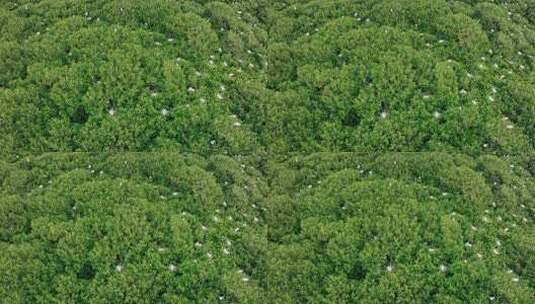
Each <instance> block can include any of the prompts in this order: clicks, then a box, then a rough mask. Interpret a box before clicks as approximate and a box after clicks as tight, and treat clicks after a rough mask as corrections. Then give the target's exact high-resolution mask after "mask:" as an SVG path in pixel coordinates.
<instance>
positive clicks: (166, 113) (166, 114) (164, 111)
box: [160, 109, 169, 116]
mask: <svg viewBox="0 0 535 304" xmlns="http://www.w3.org/2000/svg"><path fill="white" fill-rule="evenodd" d="M160 112H161V113H162V115H163V116H168V115H169V110H167V109H162V110H161V111H160Z"/></svg>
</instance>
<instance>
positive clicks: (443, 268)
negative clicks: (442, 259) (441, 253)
mask: <svg viewBox="0 0 535 304" xmlns="http://www.w3.org/2000/svg"><path fill="white" fill-rule="evenodd" d="M440 271H442V272H446V271H448V267H446V265H440Z"/></svg>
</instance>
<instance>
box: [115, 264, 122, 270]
mask: <svg viewBox="0 0 535 304" xmlns="http://www.w3.org/2000/svg"><path fill="white" fill-rule="evenodd" d="M115 271H117V272H121V271H123V265H121V264H118V265H117V266H115Z"/></svg>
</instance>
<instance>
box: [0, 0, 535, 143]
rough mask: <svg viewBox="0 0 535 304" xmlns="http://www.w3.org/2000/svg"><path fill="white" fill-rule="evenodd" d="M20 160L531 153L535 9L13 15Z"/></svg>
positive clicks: (238, 6) (5, 92)
mask: <svg viewBox="0 0 535 304" xmlns="http://www.w3.org/2000/svg"><path fill="white" fill-rule="evenodd" d="M2 3H3V4H2V5H1V6H0V26H1V27H2V31H1V34H0V37H1V38H2V41H1V44H0V70H1V71H2V73H1V75H0V107H1V108H2V112H1V114H0V115H1V116H0V124H1V128H2V130H3V132H2V133H1V134H0V144H1V145H2V146H3V147H4V150H11V151H19V150H25V151H33V152H43V151H102V150H123V151H124V150H128V151H133V150H135V151H146V150H162V149H164V150H169V149H174V150H176V149H179V150H181V151H188V152H214V151H228V152H231V153H236V152H240V153H243V152H244V151H262V150H266V151H272V152H279V153H280V152H288V151H294V152H318V151H377V150H380V151H437V150H441V151H459V150H460V151H499V152H509V153H510V152H526V151H530V150H531V149H532V148H533V146H534V144H535V140H534V138H535V122H534V119H533V117H534V116H535V106H534V104H533V96H534V95H535V71H534V63H533V62H534V61H533V58H534V57H533V56H535V47H534V45H535V24H534V22H535V16H534V13H533V11H535V3H534V2H533V1H531V0H518V1H445V0H431V1H430V0H410V1H409V0H401V1H400V0H397V1H376V0H367V1H350V0H328V1H325V0H316V1H292V0H287V1H264V0H260V1H257V0H255V1H253V0H243V1H200V0H198V1H175V0H155V1H142V0H115V1H108V0H106V1H103V0H98V1H79V0H77V1H74V0H46V1H30V0H19V1H2Z"/></svg>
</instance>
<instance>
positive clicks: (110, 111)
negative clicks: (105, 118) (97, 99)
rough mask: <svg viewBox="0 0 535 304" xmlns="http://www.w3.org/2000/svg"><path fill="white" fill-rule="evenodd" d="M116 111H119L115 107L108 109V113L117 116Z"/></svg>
mask: <svg viewBox="0 0 535 304" xmlns="http://www.w3.org/2000/svg"><path fill="white" fill-rule="evenodd" d="M115 113H117V112H116V111H115V109H114V108H111V109H109V110H108V114H110V116H115Z"/></svg>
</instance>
